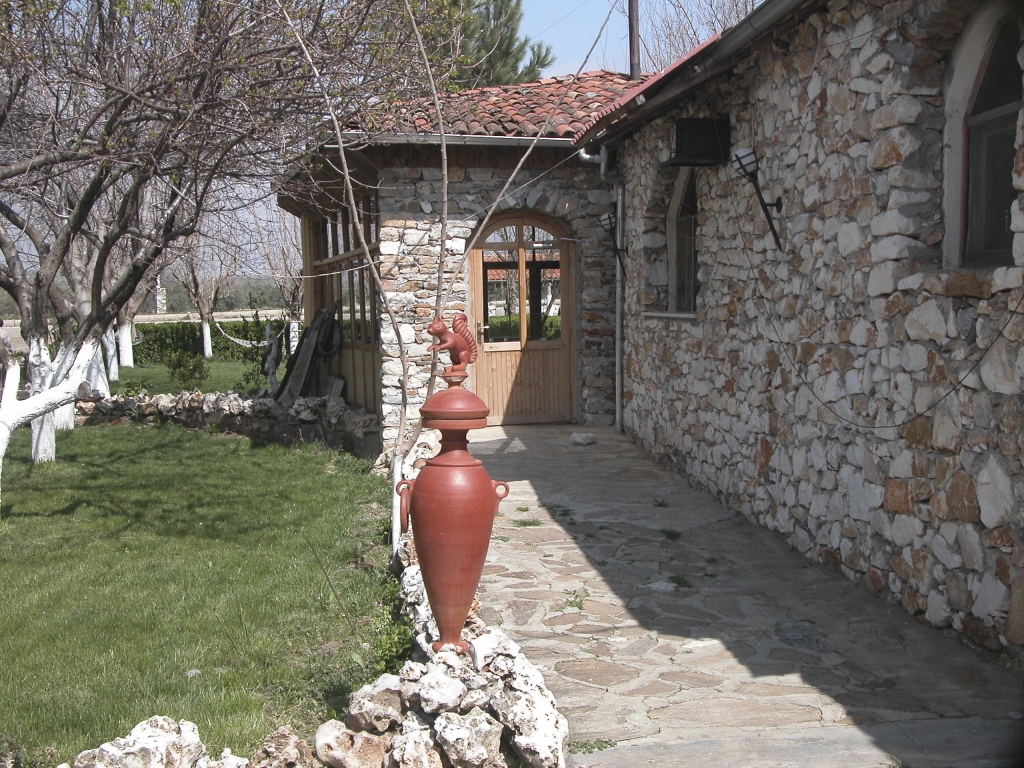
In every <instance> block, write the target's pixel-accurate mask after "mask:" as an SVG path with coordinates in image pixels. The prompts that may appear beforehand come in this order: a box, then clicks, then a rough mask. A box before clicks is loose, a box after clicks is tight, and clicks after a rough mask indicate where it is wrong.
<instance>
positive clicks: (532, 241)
mask: <svg viewBox="0 0 1024 768" xmlns="http://www.w3.org/2000/svg"><path fill="white" fill-rule="evenodd" d="M481 242H482V243H483V245H482V246H481V247H479V248H477V249H475V250H474V251H473V253H472V255H471V258H472V269H471V271H470V280H471V281H472V282H471V288H470V312H471V314H470V322H471V323H472V327H473V328H474V330H475V331H476V334H477V345H478V348H479V354H478V357H477V361H476V363H475V365H474V366H473V370H472V372H471V373H472V377H473V379H474V380H473V381H472V382H471V385H472V387H473V390H474V391H475V392H476V393H477V394H478V395H479V396H480V397H481V398H483V400H484V402H485V403H487V405H488V406H489V407H490V409H491V414H490V416H489V417H488V419H487V421H488V423H489V424H537V423H541V422H557V421H569V420H570V417H571V415H572V375H571V372H572V365H571V363H572V361H571V357H572V348H573V347H572V339H573V333H572V332H573V328H572V317H573V312H572V308H571V303H572V296H573V286H572V272H573V271H572V263H571V260H572V250H571V248H572V243H571V241H568V240H566V239H565V235H564V233H563V232H562V231H561V230H560V229H559V228H558V227H557V226H556V225H554V224H552V223H549V222H545V221H543V220H541V219H536V218H532V217H524V216H517V217H505V218H503V219H501V220H499V221H496V222H494V223H492V224H491V226H490V227H489V228H488V232H487V233H486V234H485V236H484V237H482V238H481Z"/></svg>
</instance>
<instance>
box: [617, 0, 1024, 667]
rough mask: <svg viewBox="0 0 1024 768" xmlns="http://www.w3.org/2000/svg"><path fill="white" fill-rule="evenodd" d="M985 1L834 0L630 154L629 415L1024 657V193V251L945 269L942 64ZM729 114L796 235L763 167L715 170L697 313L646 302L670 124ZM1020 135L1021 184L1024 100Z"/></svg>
mask: <svg viewBox="0 0 1024 768" xmlns="http://www.w3.org/2000/svg"><path fill="white" fill-rule="evenodd" d="M977 5H978V3H964V2H959V3H956V4H953V3H946V2H932V3H925V4H923V5H922V4H916V5H914V4H911V3H905V2H904V3H881V2H878V3H874V4H873V3H864V2H853V3H851V2H846V1H845V0H838V1H837V2H832V3H830V4H829V6H828V9H827V10H826V11H823V12H819V13H816V14H814V15H812V16H810V17H808V18H807V19H806V20H804V21H802V22H801V23H799V24H798V25H796V26H795V27H793V28H792V29H791V30H789V31H788V32H787V33H785V34H783V35H781V36H780V37H778V38H777V39H776V40H775V41H774V42H765V43H761V44H758V46H755V48H754V49H753V51H752V54H751V55H750V56H749V57H748V58H746V59H745V60H743V61H741V62H740V63H739V64H738V66H737V67H736V68H735V70H734V71H733V72H732V73H731V74H730V75H729V76H728V77H722V78H719V79H717V80H715V81H713V82H711V83H709V84H708V85H707V86H705V87H704V89H702V91H701V92H700V93H698V94H697V95H696V96H694V97H693V98H692V99H691V100H690V101H689V102H688V103H687V104H686V105H683V106H681V107H680V108H679V110H678V111H677V112H675V113H673V114H668V115H666V116H665V117H664V118H661V119H659V120H657V121H655V122H653V123H651V124H649V125H647V126H646V127H645V128H643V129H642V130H641V131H640V132H638V133H637V134H635V135H634V136H632V137H631V138H630V139H629V140H627V141H626V142H624V144H623V145H622V146H620V148H619V158H620V160H619V163H620V165H619V170H620V173H621V174H622V177H623V178H624V179H625V180H626V184H627V188H626V198H627V200H628V205H629V207H628V211H627V213H628V224H627V231H628V233H629V237H628V248H629V269H628V283H627V285H628V287H627V297H626V318H627V320H626V372H625V373H626V385H625V387H626V391H625V421H626V425H627V427H628V428H629V429H630V430H631V431H632V432H633V433H634V434H635V436H636V437H637V439H638V440H639V441H640V442H641V443H642V444H643V445H644V446H645V447H646V448H647V449H648V450H649V451H650V452H651V453H652V454H654V455H655V456H656V457H660V458H663V459H664V460H665V461H667V462H669V463H672V464H675V465H676V466H678V467H679V469H680V470H681V471H683V472H685V473H686V474H687V475H689V477H690V478H692V480H693V481H694V482H695V483H696V484H697V485H699V486H701V487H703V488H706V489H707V490H709V491H710V492H712V493H714V494H715V495H717V496H718V497H720V498H721V499H722V500H723V501H724V502H726V503H727V504H728V505H729V506H730V507H732V508H733V509H736V510H739V511H741V512H742V513H743V514H744V515H746V516H748V517H749V518H751V519H752V520H753V521H754V522H756V523H758V524H761V525H764V526H766V527H768V528H771V529H774V530H778V531H780V532H781V533H783V534H784V535H785V536H787V537H788V539H789V541H790V542H791V544H792V545H793V546H794V547H795V548H797V549H798V550H799V551H801V552H803V553H805V554H807V556H808V557H810V558H812V559H815V560H818V561H821V562H823V563H826V564H828V565H830V566H831V567H833V568H835V569H836V570H837V571H841V572H842V573H843V574H845V575H846V576H847V577H848V578H850V579H851V580H853V581H856V582H859V583H861V584H863V585H864V586H865V587H867V588H868V589H870V590H872V591H875V592H878V593H881V594H882V595H884V596H886V597H887V598H888V599H890V600H892V601H893V602H899V603H901V604H902V605H903V606H904V608H905V609H906V610H907V611H909V612H911V613H913V614H916V615H919V617H920V618H921V619H922V620H923V621H926V622H927V623H930V624H933V625H935V626H941V627H945V626H952V627H953V628H954V629H956V630H958V631H961V632H964V633H965V634H966V635H968V636H969V637H970V638H971V639H972V640H973V641H975V642H977V643H979V644H981V645H984V646H985V647H987V648H989V649H990V650H993V651H998V650H1000V649H1001V648H1004V647H1009V648H1010V650H1011V651H1012V652H1013V653H1017V652H1019V651H1020V648H1019V646H1020V645H1022V644H1024V530H1022V525H1024V513H1022V510H1024V464H1022V448H1024V446H1022V439H1024V437H1022V436H1024V395H1022V379H1024V345H1022V343H1021V342H1022V341H1024V314H1022V312H1024V305H1022V300H1024V288H1022V283H1024V213H1022V208H1021V206H1022V204H1024V194H1022V195H1021V196H1020V198H1019V199H1018V202H1017V203H1016V204H1015V205H1014V209H1013V229H1014V231H1015V232H1017V233H1018V234H1016V235H1015V239H1014V249H1013V252H1014V256H1015V259H1016V264H1017V266H1016V267H1010V268H1002V269H997V270H973V271H949V270H942V269H940V265H941V263H942V258H941V246H942V238H943V235H944V230H943V219H942V194H943V168H942V151H941V150H942V147H941V144H942V129H943V120H944V118H943V115H944V112H943V85H942V84H943V77H944V72H945V69H944V68H945V66H946V65H945V62H946V56H947V53H948V51H949V49H950V48H951V47H952V46H953V44H955V42H956V34H957V31H958V30H959V29H960V28H961V27H962V24H963V20H964V17H965V15H967V14H969V13H970V12H971V11H972V10H974V8H976V7H977ZM899 14H903V15H899ZM1020 60H1021V62H1022V66H1024V50H1022V54H1021V58H1020ZM721 112H728V113H729V115H730V117H731V120H732V125H733V149H735V148H736V147H739V146H752V147H753V148H754V149H755V150H756V151H757V154H758V156H759V157H760V158H761V172H760V179H761V183H762V186H763V188H764V190H765V196H766V198H768V199H771V200H774V199H775V197H776V196H777V195H781V196H782V198H783V211H782V213H781V214H775V213H774V211H773V215H774V216H775V220H776V223H777V226H778V227H779V230H780V234H781V236H782V240H783V246H784V248H783V252H781V253H780V252H779V251H777V250H776V249H775V247H774V242H773V241H772V239H771V235H770V233H769V232H768V227H767V223H766V222H765V219H764V215H763V214H762V212H761V210H760V207H759V206H758V204H757V201H756V198H755V196H754V193H753V190H752V189H751V186H750V185H749V183H747V182H746V181H744V180H742V179H740V178H738V177H737V176H736V174H735V173H734V172H733V171H732V170H731V168H726V167H715V168H704V169H699V170H698V197H699V201H700V209H701V213H700V216H699V220H698V224H699V232H698V249H699V260H700V272H699V278H700V281H701V283H702V288H701V292H700V295H699V297H698V312H697V315H696V318H695V319H684V318H668V317H657V316H652V315H650V314H648V315H646V316H645V315H644V314H643V310H644V309H650V308H652V307H651V305H652V303H653V304H656V302H657V299H658V296H659V291H660V286H659V285H658V284H657V283H656V282H655V279H656V277H657V276H659V275H661V274H662V273H663V271H664V270H662V268H661V266H660V265H659V260H660V261H662V262H664V260H665V259H666V258H667V255H666V253H665V246H664V243H665V237H664V233H665V210H666V208H667V199H668V195H670V194H671V187H672V182H673V181H674V179H675V174H676V171H677V169H674V168H670V167H664V166H663V165H662V163H664V161H665V160H667V159H668V157H669V153H670V147H671V141H672V125H673V121H674V120H675V119H676V118H678V117H681V116H704V115H712V114H717V113H721ZM1018 134H1019V135H1018V138H1017V147H1018V153H1017V158H1016V168H1015V171H1014V178H1013V181H1014V184H1015V187H1016V188H1017V189H1018V190H1020V191H1021V192H1024V113H1022V115H1021V118H1020V120H1019V121H1018ZM652 276H653V277H652ZM961 381H962V384H961V383H960V382H961ZM947 393H949V394H947Z"/></svg>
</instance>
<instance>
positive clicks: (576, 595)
mask: <svg viewBox="0 0 1024 768" xmlns="http://www.w3.org/2000/svg"><path fill="white" fill-rule="evenodd" d="M562 592H564V593H565V594H567V595H569V597H568V598H566V601H565V605H563V606H562V610H563V611H566V610H568V609H570V608H575V609H577V610H579V611H582V610H583V601H584V600H586V599H587V598H588V597H590V593H589V592H588V591H587V588H586V587H583V588H582V589H563V590H562Z"/></svg>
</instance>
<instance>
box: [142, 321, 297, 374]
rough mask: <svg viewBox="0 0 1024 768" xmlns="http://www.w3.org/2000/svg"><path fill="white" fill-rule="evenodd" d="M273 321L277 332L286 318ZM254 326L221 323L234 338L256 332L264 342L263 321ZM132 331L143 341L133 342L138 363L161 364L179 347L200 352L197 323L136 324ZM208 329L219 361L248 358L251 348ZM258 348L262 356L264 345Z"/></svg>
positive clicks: (237, 322) (201, 348)
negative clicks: (255, 327)
mask: <svg viewBox="0 0 1024 768" xmlns="http://www.w3.org/2000/svg"><path fill="white" fill-rule="evenodd" d="M272 322H273V328H274V333H280V332H281V329H282V328H284V326H285V325H287V322H288V321H287V320H273V321H272ZM254 325H256V324H255V323H253V322H252V321H246V320H232V321H230V322H226V323H221V324H220V326H221V328H223V329H224V330H225V331H226V332H227V333H229V334H231V335H232V336H234V337H235V338H237V339H248V338H249V336H247V335H246V334H258V336H257V338H256V339H255V340H256V341H263V340H264V331H263V323H262V321H261V322H260V323H259V327H258V329H254V328H253V326H254ZM135 330H136V331H137V332H138V334H139V335H140V336H142V341H141V342H139V343H138V344H136V345H135V362H136V363H138V364H146V363H162V362H164V361H165V360H166V359H167V355H168V354H169V353H170V352H175V351H178V350H192V351H194V352H202V350H203V331H202V326H200V324H199V323H198V322H195V323H139V324H138V325H136V326H135ZM210 330H211V340H212V343H213V356H214V357H216V358H217V359H219V360H238V361H239V362H248V361H249V357H247V354H246V353H251V351H252V350H249V349H247V348H245V347H241V346H239V345H238V344H235V342H233V341H231V339H229V338H227V337H226V336H225V335H224V334H223V333H221V332H220V331H218V330H217V326H213V328H211V329H210ZM257 351H258V352H259V354H260V355H261V356H262V354H263V348H262V347H260V348H259V350H257Z"/></svg>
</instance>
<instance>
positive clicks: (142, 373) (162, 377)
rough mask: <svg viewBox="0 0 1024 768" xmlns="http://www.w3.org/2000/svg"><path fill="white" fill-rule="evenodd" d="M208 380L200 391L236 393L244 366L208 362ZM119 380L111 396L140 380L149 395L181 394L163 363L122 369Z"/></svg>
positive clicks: (112, 385) (111, 389) (114, 382)
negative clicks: (131, 382)
mask: <svg viewBox="0 0 1024 768" xmlns="http://www.w3.org/2000/svg"><path fill="white" fill-rule="evenodd" d="M208 365H209V366H210V378H208V379H207V380H206V381H205V382H203V385H202V386H201V387H200V389H201V390H202V391H203V392H227V391H228V390H229V389H234V390H235V391H237V386H236V385H237V384H238V382H239V381H241V379H242V374H243V373H244V372H245V369H246V364H245V363H240V362H237V361H235V360H210V361H208ZM119 374H120V380H119V381H113V382H111V383H110V391H111V393H113V394H117V393H119V392H123V391H124V385H125V382H126V381H133V382H137V381H139V380H140V379H141V380H142V381H143V382H144V385H145V388H146V391H147V392H149V394H150V395H158V394H162V393H170V394H174V395H176V394H178V393H179V392H181V385H180V384H177V383H175V382H174V381H172V380H171V375H170V373H168V371H167V366H166V365H164V364H163V363H147V364H145V365H136V366H135V367H134V368H122V369H121V370H120V371H119ZM278 375H279V376H283V375H284V366H282V367H281V369H280V372H279V374H278Z"/></svg>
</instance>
